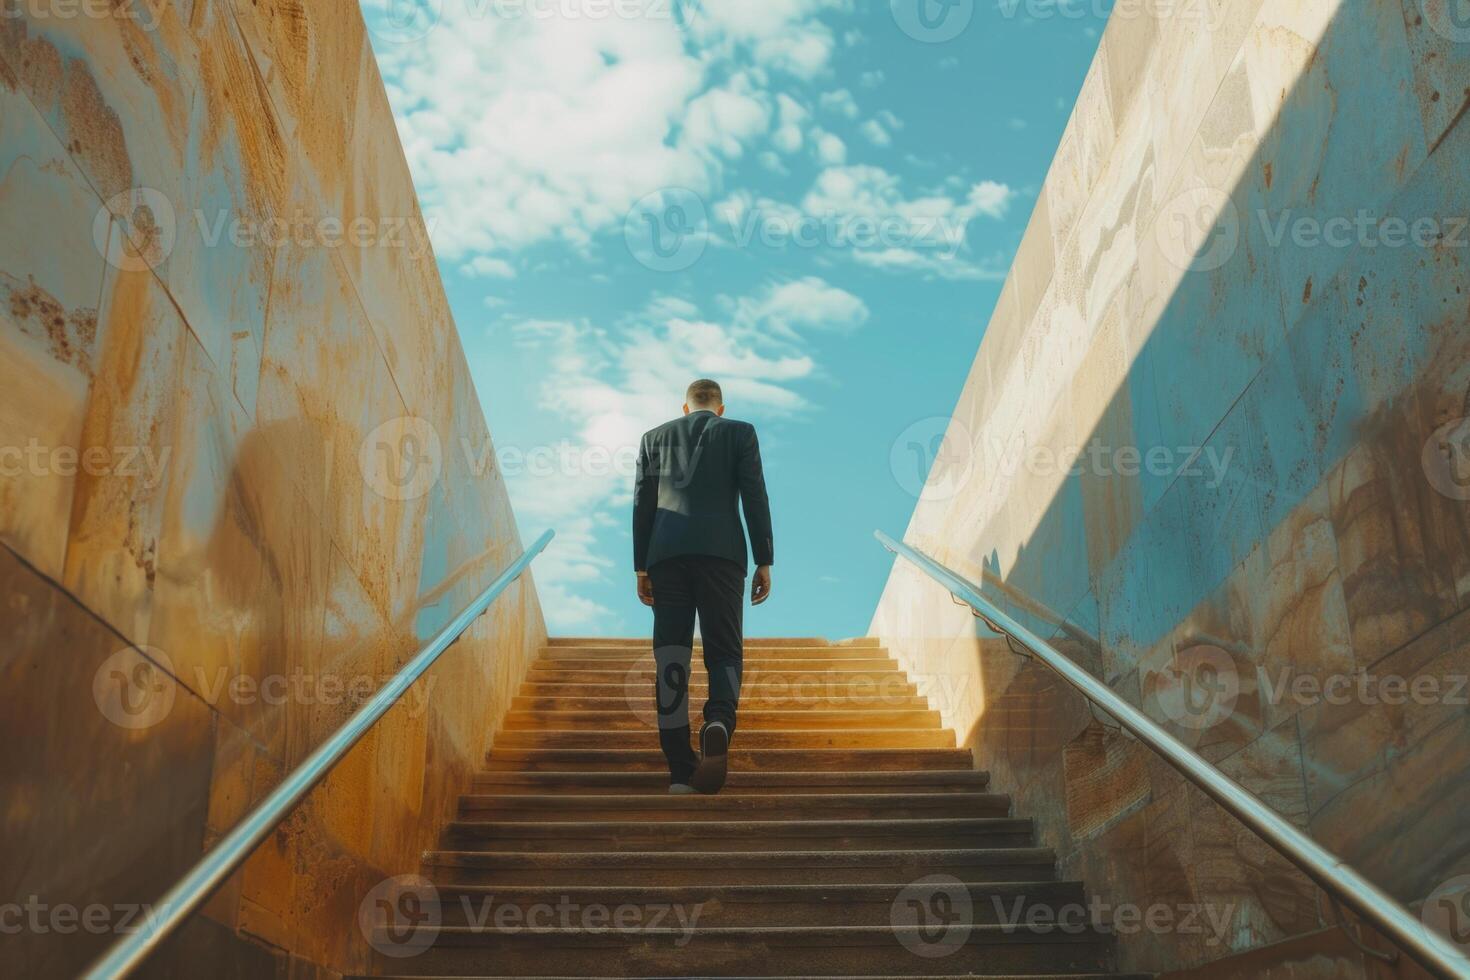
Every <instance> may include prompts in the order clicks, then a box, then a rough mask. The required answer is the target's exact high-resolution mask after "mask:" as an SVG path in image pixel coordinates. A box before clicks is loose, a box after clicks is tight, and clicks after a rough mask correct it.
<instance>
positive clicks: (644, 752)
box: [347, 637, 1140, 980]
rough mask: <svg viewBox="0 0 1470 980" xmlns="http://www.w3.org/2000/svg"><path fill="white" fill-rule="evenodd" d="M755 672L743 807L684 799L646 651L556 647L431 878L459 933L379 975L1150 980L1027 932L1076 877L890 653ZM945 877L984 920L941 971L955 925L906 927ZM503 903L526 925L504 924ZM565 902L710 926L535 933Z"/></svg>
mask: <svg viewBox="0 0 1470 980" xmlns="http://www.w3.org/2000/svg"><path fill="white" fill-rule="evenodd" d="M746 652H747V660H746V664H745V672H744V678H743V680H744V683H743V685H742V700H741V716H740V722H741V727H740V732H743V733H744V735H743V736H742V735H739V734H738V733H737V737H736V740H735V745H734V748H733V751H732V753H731V771H730V773H729V777H728V779H727V782H726V784H725V787H724V791H723V792H722V793H720V794H718V795H715V796H700V795H671V794H669V793H667V792H666V789H667V784H668V772H667V769H666V767H665V761H664V757H663V753H662V751H661V750H660V749H659V747H658V743H657V738H656V735H657V726H656V723H650V721H651V720H652V719H653V715H652V711H653V709H654V708H655V707H656V698H655V697H654V691H653V684H652V681H653V678H654V674H655V668H654V663H653V660H652V655H651V652H650V650H649V641H648V640H647V639H646V638H642V637H640V638H612V639H609V638H597V637H556V638H551V639H549V640H548V641H547V643H546V645H545V646H544V647H543V648H542V649H541V651H540V654H539V656H538V657H537V658H536V659H535V660H534V661H532V663H531V665H530V667H529V669H528V670H527V671H526V672H525V675H524V677H523V679H522V682H521V683H520V685H519V687H518V689H517V690H515V691H514V692H512V694H513V696H512V699H511V701H510V703H509V706H508V710H507V712H506V713H505V714H504V716H503V718H502V722H501V727H500V729H499V730H498V731H497V732H496V733H495V735H494V738H493V740H492V744H491V748H490V749H489V750H488V751H487V752H486V753H485V755H484V761H483V763H482V767H481V769H480V770H479V771H478V772H476V773H475V774H474V776H473V778H472V784H471V786H470V787H469V789H470V791H469V792H467V793H465V794H463V795H462V796H460V798H459V801H458V803H459V806H458V812H457V817H456V819H453V820H451V821H450V822H448V823H447V824H446V825H445V826H444V832H443V836H442V838H441V840H440V842H439V846H438V847H437V848H436V849H433V850H428V851H425V852H424V853H423V854H422V856H421V867H420V871H421V873H422V874H423V875H424V876H426V877H427V878H428V879H429V881H431V882H433V884H434V887H435V888H436V889H437V892H436V893H435V894H434V895H433V896H431V897H429V898H428V899H426V901H427V902H429V903H430V907H431V908H433V909H434V910H435V911H436V913H437V914H438V915H440V916H442V924H440V925H438V926H437V928H436V931H435V938H434V940H433V941H432V943H431V944H430V946H429V947H428V948H427V949H426V950H423V951H422V954H421V955H422V958H421V959H418V960H416V961H415V964H414V966H413V967H412V968H407V967H405V965H404V964H403V963H402V962H401V961H397V960H393V961H390V960H383V961H381V962H379V963H378V964H377V965H378V966H379V967H380V969H379V971H378V972H379V973H381V974H382V975H383V976H384V977H385V978H387V977H392V976H395V975H399V976H403V977H405V978H406V977H407V976H408V975H409V974H412V973H414V972H415V970H417V971H418V972H419V973H420V974H421V975H422V977H423V978H425V980H434V978H439V977H442V978H447V977H449V976H459V977H479V978H480V980H496V978H497V977H498V976H500V975H502V974H507V973H512V972H513V973H514V974H515V975H516V976H519V977H534V976H537V975H544V976H545V977H547V978H551V980H554V978H556V977H558V976H560V977H564V978H570V977H573V976H577V977H581V978H582V980H594V978H595V977H596V976H597V975H608V976H612V975H615V976H619V977H656V976H674V975H685V974H684V973H683V971H684V970H686V969H689V968H696V969H698V970H700V973H699V975H700V976H703V977H710V978H714V977H726V978H731V980H738V978H740V977H751V976H756V975H760V976H775V975H780V973H784V974H785V975H791V976H802V977H807V978H810V980H858V976H859V975H862V976H865V977H878V978H882V977H895V976H900V975H902V976H906V977H913V976H923V975H929V976H932V977H936V978H937V977H941V976H956V977H957V976H975V975H984V976H993V977H997V978H1002V980H1004V978H1010V980H1140V978H1139V977H1138V975H1136V974H1125V973H1119V972H1108V968H1109V967H1112V966H1114V965H1115V963H1116V956H1115V953H1114V946H1115V938H1114V937H1113V936H1112V935H1111V934H1110V933H1109V932H1108V931H1107V930H1106V929H1095V928H1092V926H1091V923H1090V921H1089V922H1087V924H1086V926H1085V927H1081V928H1079V927H1078V926H1076V925H1073V924H1071V923H1068V924H1067V925H1066V926H1059V925H1057V924H1055V923H1054V922H1048V921H1043V922H1040V923H1037V922H1036V921H1034V920H1030V921H1028V920H1025V919H1021V921H1016V919H1015V918H1013V916H1012V914H1011V912H1010V911H1008V910H1012V909H1015V910H1017V911H1019V910H1020V909H1022V908H1025V907H1028V906H1029V907H1031V908H1037V907H1047V908H1053V909H1055V908H1060V907H1061V906H1062V905H1063V903H1069V904H1070V903H1080V902H1082V901H1083V900H1084V896H1085V887H1084V884H1083V883H1082V882H1081V881H1074V880H1063V879H1060V878H1059V877H1058V868H1057V854H1056V851H1055V850H1053V849H1052V848H1050V847H1044V846H1037V842H1036V839H1035V833H1036V823H1035V821H1033V820H1032V819H1030V818H1028V817H1024V816H1016V815H1014V814H1013V813H1012V812H1011V809H1012V800H1011V797H1009V796H1007V795H1005V794H1001V793H994V792H990V791H989V783H990V776H989V774H988V773H987V772H985V771H983V770H978V769H975V768H974V762H975V759H974V755H973V753H972V752H971V751H970V749H969V748H968V747H966V746H963V745H958V744H956V739H955V733H954V731H953V730H952V729H950V728H948V727H946V726H945V725H944V723H943V722H944V718H943V715H942V714H941V712H939V711H937V710H935V708H934V706H933V705H931V703H930V701H929V699H928V698H927V697H925V696H923V695H921V694H920V693H919V686H918V685H917V684H915V683H914V682H913V681H912V680H911V679H910V677H909V675H908V674H907V673H906V672H905V671H904V669H903V668H902V666H900V665H899V664H898V662H897V661H896V660H895V659H894V658H893V657H892V656H891V655H890V652H889V650H888V649H887V648H885V647H883V646H882V645H881V644H880V643H879V641H878V640H877V639H874V638H861V639H859V640H856V641H841V642H836V643H834V642H831V641H826V640H819V639H813V638H798V637H767V638H759V639H748V640H747V641H746ZM701 661H702V658H701V656H700V650H699V648H698V647H696V650H695V655H694V658H693V663H692V669H691V684H690V694H691V701H692V702H694V703H695V704H696V705H697V704H698V703H699V702H700V701H702V700H704V699H705V698H706V697H707V696H708V681H707V677H706V676H705V671H704V668H703V664H702V662H701ZM705 848H709V849H708V850H706V849H705ZM939 875H942V876H943V879H942V880H943V884H944V885H945V886H946V887H958V888H961V889H964V890H966V891H968V893H969V896H970V901H971V902H972V903H974V912H973V914H972V915H971V917H970V918H969V919H968V920H967V921H968V922H969V924H968V925H966V926H964V927H963V929H962V931H961V932H960V933H959V936H960V938H959V939H958V940H957V943H958V945H957V946H956V947H955V949H954V950H950V951H946V952H945V953H944V955H949V953H950V952H953V953H955V954H956V955H954V957H953V958H952V959H946V960H942V961H940V960H935V959H933V958H932V957H933V956H934V955H935V954H934V953H933V952H932V951H924V950H921V949H920V948H919V947H917V946H915V943H919V944H921V945H922V946H928V945H932V944H933V943H934V942H935V939H934V935H933V934H934V924H935V922H939V924H940V926H941V930H940V931H941V932H944V933H946V935H947V934H948V933H947V930H948V929H949V928H950V926H949V925H946V924H945V922H946V921H950V922H952V921H953V920H949V919H947V918H946V917H947V916H948V912H947V911H944V910H938V911H936V910H933V909H927V908H926V909H925V911H924V912H923V913H922V917H921V918H920V919H919V922H918V923H917V924H912V925H910V924H907V923H905V922H903V921H901V919H896V918H895V916H896V912H895V909H897V908H900V907H902V908H907V906H908V904H910V903H908V901H907V899H906V897H905V896H906V893H908V892H909V890H910V889H912V888H914V887H915V886H916V885H918V884H920V883H922V882H925V881H930V880H939V879H938V878H936V877H934V876H939ZM963 899H964V895H963V892H962V893H961V895H960V900H961V901H963ZM491 902H495V903H497V904H498V905H499V906H500V907H501V908H502V909H504V908H505V906H507V905H511V906H516V911H518V912H519V913H521V914H522V918H520V919H511V920H508V921H507V922H505V923H497V922H490V921H487V920H486V919H485V918H484V912H485V911H486V910H487V909H488V907H489V903H491ZM568 902H569V903H573V904H580V905H584V906H590V907H593V908H597V907H602V908H606V907H609V906H617V907H622V906H639V905H643V906H647V905H649V904H650V903H661V904H662V905H664V906H672V905H681V906H683V905H694V906H698V907H699V908H700V910H701V912H703V913H707V915H705V917H704V918H703V919H702V920H696V919H695V918H693V917H692V916H691V917H688V918H687V921H673V920H670V919H663V920H660V921H658V922H655V921H653V920H652V919H649V920H648V921H647V925H646V926H640V927H638V928H636V929H627V930H620V929H610V928H606V927H593V926H592V925H590V924H589V922H584V921H580V920H577V919H570V920H567V919H555V918H552V919H544V918H541V917H538V916H536V915H533V912H534V910H536V909H539V908H541V907H543V906H548V905H550V906H559V905H561V904H562V903H568ZM931 914H933V915H939V916H940V917H941V918H940V919H937V920H931V918H930V916H931ZM435 921H436V922H440V921H441V919H440V918H436V919H435ZM531 923H534V924H531ZM394 941H395V942H396V941H397V940H394ZM945 941H946V943H947V942H949V940H948V939H946V940H945ZM946 970H948V971H952V972H951V973H948V974H946V973H945V971H946ZM778 971H780V973H778ZM926 971H928V972H927V973H926ZM347 980H352V978H350V977H349V978H347Z"/></svg>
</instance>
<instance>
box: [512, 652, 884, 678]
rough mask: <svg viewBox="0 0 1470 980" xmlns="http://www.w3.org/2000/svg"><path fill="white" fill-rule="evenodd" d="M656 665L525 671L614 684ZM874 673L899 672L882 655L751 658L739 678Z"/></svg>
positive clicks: (588, 664)
mask: <svg viewBox="0 0 1470 980" xmlns="http://www.w3.org/2000/svg"><path fill="white" fill-rule="evenodd" d="M656 671H657V666H656V664H654V663H653V658H650V657H645V658H642V660H638V661H634V663H631V664H628V666H620V664H617V663H616V661H614V663H609V661H606V660H538V661H535V663H532V664H531V671H529V673H528V674H526V680H556V679H557V677H560V676H562V674H576V676H578V677H582V679H585V680H604V682H607V683H616V682H620V680H623V679H626V677H642V676H644V674H647V676H648V679H650V680H653V679H654V674H656ZM854 673H856V674H875V676H878V677H883V676H888V674H900V676H903V673H901V671H900V669H898V664H895V663H894V661H892V660H889V658H886V657H863V658H860V660H858V658H845V660H754V661H748V663H745V664H744V669H742V671H741V677H742V679H745V677H750V679H753V680H760V679H763V677H766V679H770V677H792V679H798V677H800V679H813V677H825V676H826V674H854ZM689 676H691V677H694V679H703V677H709V673H707V671H706V670H704V664H701V663H698V661H695V663H692V664H689Z"/></svg>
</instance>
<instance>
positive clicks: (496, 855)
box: [425, 847, 1056, 870]
mask: <svg viewBox="0 0 1470 980" xmlns="http://www.w3.org/2000/svg"><path fill="white" fill-rule="evenodd" d="M911 857H926V858H936V857H943V858H945V859H947V860H952V861H955V862H960V861H964V860H970V861H996V862H999V863H1005V864H1011V863H1028V864H1051V863H1055V861H1056V854H1055V852H1053V851H1052V849H1051V848H1049V847H963V848H959V847H936V848H923V847H895V848H885V849H883V850H847V851H777V852H772V853H769V854H766V853H761V852H759V851H705V852H703V853H702V854H700V856H699V858H700V865H701V866H702V868H703V869H705V870H707V869H709V868H711V867H714V866H716V865H717V864H718V863H719V862H722V861H724V862H728V863H732V864H738V865H741V866H746V867H748V866H751V865H761V864H775V865H782V864H792V863H795V862H800V861H805V862H807V863H820V864H823V865H832V864H849V865H872V864H883V863H893V862H896V861H900V860H902V859H904V858H911ZM425 859H426V860H428V861H430V862H432V863H438V862H443V861H459V860H468V861H471V862H472V863H477V864H479V863H483V864H492V865H494V864H504V865H506V866H508V867H519V866H526V865H529V866H543V867H544V866H551V865H558V864H559V865H588V866H591V867H600V866H609V865H611V866H626V865H632V864H636V865H638V866H640V867H658V866H661V865H673V866H677V867H683V866H687V865H688V863H689V856H688V855H687V854H678V853H670V852H668V851H499V852H486V851H465V850H443V849H441V850H437V851H429V852H427V853H426V854H425Z"/></svg>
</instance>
